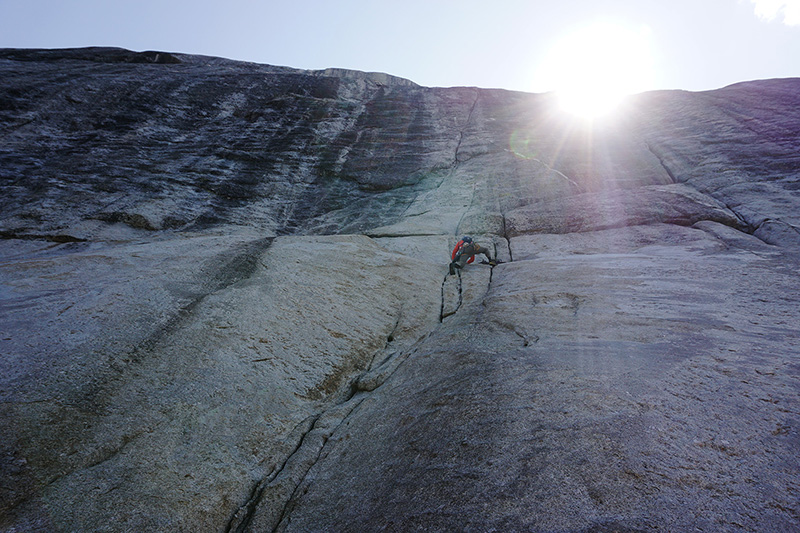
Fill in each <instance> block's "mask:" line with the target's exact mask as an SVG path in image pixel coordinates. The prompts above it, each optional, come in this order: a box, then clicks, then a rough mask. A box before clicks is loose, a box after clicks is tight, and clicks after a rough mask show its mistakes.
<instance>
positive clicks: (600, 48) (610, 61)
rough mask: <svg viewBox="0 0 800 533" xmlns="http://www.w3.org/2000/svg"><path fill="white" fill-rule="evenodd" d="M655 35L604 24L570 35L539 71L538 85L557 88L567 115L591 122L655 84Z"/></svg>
mask: <svg viewBox="0 0 800 533" xmlns="http://www.w3.org/2000/svg"><path fill="white" fill-rule="evenodd" d="M650 41H651V32H650V30H649V29H648V28H647V27H644V26H642V27H638V28H634V27H630V26H627V25H624V24H621V23H619V22H611V21H599V22H594V23H592V24H589V25H587V26H583V27H580V28H578V29H577V30H575V31H573V32H572V33H570V34H568V35H566V36H565V37H564V38H562V39H561V40H560V41H559V42H557V43H556V44H555V46H553V48H552V49H551V51H550V53H549V54H548V56H547V59H546V61H545V63H544V65H543V67H542V68H541V69H540V74H539V80H538V85H540V86H547V87H548V90H555V92H556V94H557V95H558V99H559V102H560V105H561V107H562V108H563V109H565V110H566V111H569V112H570V113H573V114H575V115H579V116H582V117H586V118H593V117H599V116H602V115H605V114H608V113H609V112H611V111H613V110H614V109H615V108H616V107H617V106H618V105H619V103H620V102H621V101H622V100H623V99H624V97H625V96H627V95H629V94H633V93H636V92H641V91H644V90H647V89H648V88H649V87H650V86H651V85H652V81H653V77H654V76H653V73H654V66H653V56H652V52H651V44H650Z"/></svg>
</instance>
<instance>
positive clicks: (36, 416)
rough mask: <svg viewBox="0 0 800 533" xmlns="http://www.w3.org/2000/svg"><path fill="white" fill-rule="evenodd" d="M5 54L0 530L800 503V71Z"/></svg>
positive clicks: (341, 524) (665, 518) (378, 522)
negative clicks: (617, 90) (381, 68)
mask: <svg viewBox="0 0 800 533" xmlns="http://www.w3.org/2000/svg"><path fill="white" fill-rule="evenodd" d="M0 74H2V75H1V76H0V139H1V140H2V142H0V184H1V186H2V195H0V236H2V240H0V353H2V357H0V435H2V436H3V438H2V440H0V530H2V531H9V532H11V531H89V530H90V531H165V532H166V531H170V532H172V531H186V532H190V531H297V532H301V531H303V532H305V531H331V532H333V531H336V532H346V531H353V532H356V531H476V532H477V531H481V532H482V531H587V532H588V531H592V532H601V531H696V530H702V531H792V530H798V529H800V505H798V501H800V459H798V458H800V433H798V431H799V430H800V334H798V324H800V310H799V309H798V305H797V302H798V299H800V283H798V282H800V279H799V278H800V271H799V270H798V267H800V264H798V257H800V254H798V248H799V247H800V233H799V228H800V218H799V217H800V215H798V213H800V192H798V191H799V190H800V80H799V79H784V80H763V81H754V82H747V83H741V84H737V85H733V86H730V87H726V88H724V89H720V90H716V91H709V92H703V93H689V92H683V91H663V92H653V93H645V94H641V95H638V96H636V97H633V98H631V99H630V101H629V102H628V103H627V105H626V107H625V108H624V109H623V110H622V111H621V112H620V114H619V116H617V117H616V118H615V119H614V120H612V121H608V122H605V123H596V124H593V125H589V124H582V123H578V122H576V121H574V120H572V119H569V118H567V117H564V116H562V115H560V114H559V113H558V112H557V111H556V110H555V106H554V102H553V99H552V97H551V95H536V94H525V93H515V92H508V91H502V90H484V89H477V88H466V87H461V88H447V89H444V88H427V87H420V86H418V85H416V84H414V83H412V82H410V81H408V80H404V79H401V78H396V77H393V76H389V75H386V74H381V73H362V72H354V71H348V70H343V69H328V70H325V71H302V70H296V69H291V68H286V67H273V66H268V65H256V64H250V63H241V62H234V61H229V60H224V59H218V58H210V57H199V56H188V55H182V54H172V53H166V52H130V51H127V50H121V49H110V48H88V49H75V50H8V49H7V50H0ZM464 234H470V235H472V236H473V237H475V239H476V240H477V241H478V242H480V243H482V244H484V245H485V246H488V247H489V248H490V250H492V252H493V255H495V254H496V256H497V257H498V258H499V259H501V260H502V261H504V262H503V263H501V264H499V265H497V266H496V267H490V266H489V265H485V264H480V263H479V262H478V261H476V263H474V264H472V265H469V266H468V267H467V268H465V269H464V270H463V271H462V272H460V273H459V274H458V275H456V276H448V272H447V263H448V261H449V252H450V249H451V248H452V246H453V244H454V243H455V242H456V240H457V239H458V238H459V237H460V236H461V235H464Z"/></svg>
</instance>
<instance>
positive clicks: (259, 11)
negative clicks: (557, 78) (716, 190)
mask: <svg viewBox="0 0 800 533" xmlns="http://www.w3.org/2000/svg"><path fill="white" fill-rule="evenodd" d="M598 20H600V21H605V22H606V23H608V24H610V25H612V26H609V27H613V28H618V29H620V31H616V32H615V33H616V34H618V35H623V36H624V35H628V33H630V35H636V36H638V37H637V38H636V39H638V40H631V39H628V38H627V37H625V38H623V39H622V40H620V42H619V43H617V48H616V49H611V50H607V49H604V48H602V46H603V45H604V43H606V41H609V40H610V39H607V38H606V37H605V36H604V35H603V34H602V33H595V34H589V35H590V37H589V38H587V37H586V35H587V34H586V33H585V32H584V34H582V35H584V36H583V37H582V38H579V39H578V40H577V41H576V42H573V43H572V45H571V46H572V56H569V57H575V55H576V54H577V55H578V56H581V55H590V54H595V55H594V56H593V58H592V59H591V61H592V62H593V63H592V66H593V67H594V70H593V72H592V73H591V76H594V77H598V76H602V75H603V72H607V71H608V72H613V73H617V72H619V70H620V69H625V71H626V75H630V76H632V77H634V78H635V77H642V76H644V74H645V73H647V76H646V79H644V78H643V79H642V80H640V81H639V83H640V85H642V86H641V90H647V89H687V90H705V89H715V88H719V87H722V86H725V85H728V84H731V83H735V82H739V81H747V80H753V79H763V78H781V77H797V76H800V0H535V1H534V0H528V1H522V0H481V1H473V0H459V1H456V0H396V1H382V0H371V1H367V0H329V1H322V0H287V1H275V0H273V1H257V0H251V1H247V0H225V1H222V0H216V1H208V0H193V1H171V0H0V47H2V48H62V47H80V46H118V47H123V48H128V49H131V50H137V51H141V50H164V51H171V52H184V53H192V54H204V55H212V56H220V57H227V58H231V59H238V60H244V61H253V62H257V63H268V64H272V65H285V66H290V67H297V68H304V69H321V68H326V67H342V68H350V69H357V70H365V71H380V72H387V73H389V74H393V75H396V76H401V77H404V78H408V79H411V80H412V81H414V82H416V83H419V84H421V85H425V86H445V87H449V86H457V85H466V86H478V87H484V88H491V87H500V88H505V89H512V90H521V91H530V92H543V91H547V90H550V89H552V88H553V87H552V85H553V83H554V82H553V81H552V79H551V77H550V75H548V74H547V72H548V71H547V68H546V65H548V64H550V65H551V67H550V68H551V71H552V64H553V63H556V64H559V65H561V66H562V68H563V66H564V63H566V62H568V60H567V59H564V58H565V57H567V56H564V55H563V54H562V55H554V50H557V49H561V50H563V49H564V48H565V46H567V47H568V46H569V45H567V44H565V39H567V36H569V35H575V34H576V32H578V34H580V31H581V28H586V27H589V26H591V25H592V24H594V23H595V22H596V21H598ZM559 47H560V48H559ZM613 50H622V51H621V52H615V51H613ZM626 51H633V52H635V53H636V54H637V55H636V58H635V59H630V61H629V63H627V64H623V65H622V66H620V65H618V64H617V65H613V68H612V67H611V66H606V64H605V61H606V60H607V59H608V60H610V59H609V57H608V56H617V55H620V54H625V53H627V52H626ZM584 53H585V54H584ZM576 69H577V70H579V71H580V72H584V71H586V70H588V67H584V66H582V67H575V68H573V71H575V70H576ZM580 72H579V73H580ZM573 73H574V72H573ZM551 74H552V72H551ZM586 83H592V80H591V79H587V81H586Z"/></svg>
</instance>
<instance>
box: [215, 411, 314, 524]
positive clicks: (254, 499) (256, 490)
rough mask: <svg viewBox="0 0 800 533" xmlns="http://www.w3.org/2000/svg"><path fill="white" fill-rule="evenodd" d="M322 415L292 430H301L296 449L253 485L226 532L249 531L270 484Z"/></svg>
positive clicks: (287, 465)
mask: <svg viewBox="0 0 800 533" xmlns="http://www.w3.org/2000/svg"><path fill="white" fill-rule="evenodd" d="M320 416H322V415H319V414H317V415H312V416H309V417H307V418H306V419H305V420H303V421H302V422H301V423H300V424H298V425H297V426H296V427H295V428H294V429H293V430H292V432H291V433H290V435H291V434H293V433H297V432H298V430H299V431H300V435H299V437H297V445H296V446H295V448H294V450H293V451H292V452H290V453H289V454H287V456H286V459H285V460H284V461H283V463H282V464H281V465H280V466H279V467H278V466H275V467H273V468H272V470H271V471H270V473H269V474H268V475H267V476H266V477H265V478H264V479H262V480H261V481H259V482H258V483H256V484H255V485H253V489H252V491H251V494H250V499H249V500H248V501H247V502H245V503H244V505H242V506H240V507H239V509H237V510H236V512H235V513H234V514H233V516H232V517H231V519H230V521H229V522H228V526H227V528H226V529H225V531H226V533H245V532H246V531H248V528H249V526H250V522H251V521H252V519H253V516H254V514H255V512H256V507H257V506H258V504H259V503H260V502H261V498H262V497H263V495H264V491H265V490H267V489H268V487H269V485H270V484H271V483H272V482H273V481H275V479H276V478H278V476H280V475H281V474H282V473H283V472H284V471H285V470H286V469H287V468H289V467H290V464H291V461H292V458H294V457H295V456H296V455H297V454H298V453H299V452H300V450H301V448H302V447H303V443H304V442H305V440H306V438H307V437H308V435H309V434H310V433H311V431H312V430H313V428H314V424H316V422H317V421H318V420H319V418H320Z"/></svg>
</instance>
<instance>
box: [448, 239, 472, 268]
mask: <svg viewBox="0 0 800 533" xmlns="http://www.w3.org/2000/svg"><path fill="white" fill-rule="evenodd" d="M470 244H473V243H470ZM463 247H464V241H463V240H460V241H458V243H457V244H456V247H455V248H453V253H452V254H450V259H451V260H453V261H455V260H456V256H457V255H458V252H460V251H461V249H462V248H463ZM473 261H475V254H472V256H470V258H469V260H468V261H467V264H470V263H472V262H473Z"/></svg>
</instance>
